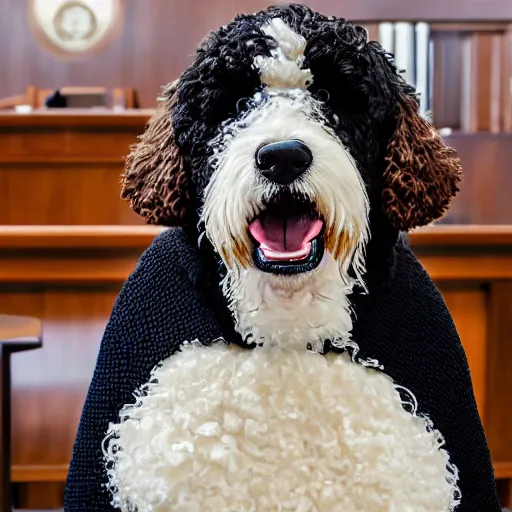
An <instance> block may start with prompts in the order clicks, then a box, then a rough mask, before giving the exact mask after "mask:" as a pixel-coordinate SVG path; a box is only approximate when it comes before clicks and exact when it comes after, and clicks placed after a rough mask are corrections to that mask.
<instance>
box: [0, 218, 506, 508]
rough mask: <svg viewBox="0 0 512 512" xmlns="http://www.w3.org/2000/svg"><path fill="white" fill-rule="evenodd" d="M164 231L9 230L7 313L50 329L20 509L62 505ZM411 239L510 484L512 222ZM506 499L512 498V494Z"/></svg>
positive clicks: (24, 388)
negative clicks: (101, 384)
mask: <svg viewBox="0 0 512 512" xmlns="http://www.w3.org/2000/svg"><path fill="white" fill-rule="evenodd" d="M160 231H161V229H160V228H156V227H151V226H40V227H30V226H3V227H1V226H0V310H2V311H4V312H6V313H15V312H17V313H19V314H23V315H28V316H35V317H38V318H41V319H42V321H43V332H44V337H45V346H44V349H43V350H39V351H35V352H33V353H27V354H20V355H19V356H17V357H16V358H15V360H14V361H13V400H14V401H13V422H14V430H13V464H14V465H13V479H14V481H15V482H16V485H17V486H18V487H19V488H20V489H22V492H20V494H21V495H22V496H23V500H24V501H23V502H22V503H20V504H19V505H18V506H20V507H25V508H27V507H28V508H30V507H32V508H36V507H38V508H41V507H47V508H55V507H60V506H62V502H61V501H60V500H61V496H62V487H63V482H64V479H65V477H66V474H67V467H68V462H69V458H70V455H71V448H72V444H73V441H74V437H75V433H76V427H77V424H78V420H79V417H80V413H81V409H82V404H83V400H84V398H85V393H86V391H87V388H88V385H89V382H90V378H91V375H92V372H93V369H94V364H95V359H96V354H97V350H98V347H99V342H100V340H101V336H102V333H103V329H104V326H105V324H106V322H107V320H108V317H109V315H110V312H111V309H112V305H113V302H114V300H115V297H116V295H117V293H118V291H119V289H120V287H121V286H122V283H123V282H124V280H125V279H126V277H127V275H128V274H129V273H130V272H131V271H132V270H133V267H134V266H135V264H136V261H137V260H138V258H139V256H140V254H141V253H142V251H143V250H144V249H145V248H146V247H147V246H148V245H149V244H150V243H151V241H152V239H153V238H154V237H155V236H156V235H157V234H158V233H159V232H160ZM410 240H411V244H412V246H413V248H414V250H415V251H416V253H417V254H418V256H419V259H420V260H421V262H422V263H423V265H424V266H425V268H426V269H427V270H428V271H429V272H430V274H431V276H432V277H433V279H434V280H435V282H436V284H437V285H438V287H439V288H440V290H441V292H442V293H443V296H444V298H445V300H446V302H447V305H448V307H449V309H450V311H451V313H452V316H453V318H454V321H455V323H456V326H457V328H458V330H459V333H460V336H461V338H462V342H463V344H464V346H465V349H466V352H467V355H468V360H469V364H470V368H471V372H472V376H473V381H474V386H475V394H476V398H477V402H478V406H479V408H480V412H481V414H482V418H483V421H484V425H485V430H486V433H487V436H488V439H489V445H490V448H491V451H492V455H493V460H494V465H495V470H496V476H497V478H498V479H499V480H500V488H505V486H506V485H509V484H508V482H510V481H511V480H512V407H510V405H511V398H510V391H509V390H510V389H511V388H512V372H510V370H509V368H510V366H511V365H512V301H511V297H512V226H510V227H508V226H494V227H493V226H485V227H464V226H438V227H436V228H432V229H426V230H422V231H421V232H418V233H415V234H412V235H411V236H410ZM502 492H503V495H504V496H505V491H502ZM507 492H508V491H507ZM507 496H508V495H507ZM503 500H504V501H503V503H504V505H505V504H507V505H509V504H510V501H512V498H511V497H504V498H503ZM505 500H508V501H505Z"/></svg>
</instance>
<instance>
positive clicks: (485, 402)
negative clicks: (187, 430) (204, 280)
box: [0, 0, 512, 510]
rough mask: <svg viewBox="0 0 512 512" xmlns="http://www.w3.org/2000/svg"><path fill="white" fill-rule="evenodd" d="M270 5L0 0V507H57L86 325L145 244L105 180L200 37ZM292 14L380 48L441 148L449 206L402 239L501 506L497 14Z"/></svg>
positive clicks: (506, 318) (503, 349)
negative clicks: (449, 173)
mask: <svg viewBox="0 0 512 512" xmlns="http://www.w3.org/2000/svg"><path fill="white" fill-rule="evenodd" d="M270 3H272V2H265V1H260V0H208V1H205V0H187V1H183V0H151V1H147V0H146V1H142V0H124V1H123V0H0V315H3V316H0V340H1V341H2V343H1V345H0V346H1V350H0V361H1V365H0V366H1V368H0V397H1V398H2V404H3V405H2V407H1V408H0V410H1V412H0V414H1V422H0V423H1V425H0V451H1V454H2V458H1V461H2V465H1V467H0V499H2V500H3V501H2V503H4V504H5V503H6V501H7V500H10V499H12V500H13V503H14V505H15V507H17V508H24V509H57V508H59V507H62V496H63V486H64V480H65V477H66V474H67V467H68V462H69V459H70V456H71V449H72V444H73V440H74V436H75V433H76V428H77V424H78V420H79V417H80V413H81V409H82V405H83V401H84V397H85V393H86V391H87V388H88V385H89V382H90V378H91V375H92V372H93V368H94V363H95V359H96V354H97V351H98V347H99V343H100V340H101V336H102V332H103V329H104V327H105V324H106V322H107V320H108V317H109V314H110V311H111V309H112V305H113V302H114V300H115V297H116V295H117V293H118V291H119V289H120V287H121V285H122V283H123V282H124V280H125V279H126V277H127V276H128V274H129V273H130V272H131V271H132V269H133V267H134V265H135V263H136V261H137V259H138V257H139V256H140V254H141V253H142V251H143V250H144V249H145V248H146V247H147V246H148V245H149V244H150V243H151V240H152V239H153V238H154V236H155V235H156V234H157V232H158V229H157V228H153V227H149V226H144V225H143V223H142V221H141V219H140V218H139V217H137V216H136V215H135V214H133V213H132V212H131V211H130V209H129V207H128V206H127V205H126V204H124V203H122V202H121V201H120V199H119V192H120V185H119V181H120V173H121V172H122V168H123V158H124V156H125V155H126V154H127V152H128V150H129V146H130V145H131V144H132V143H134V142H135V140H136V137H137V135H139V134H140V133H141V132H142V131H143V128H144V124H145V122H146V121H147V119H148V116H149V115H150V114H151V111H152V109H153V108H154V106H155V102H156V96H157V95H158V93H159V88H160V86H161V85H163V84H166V83H168V82H170V81H172V80H173V79H175V78H177V77H178V76H179V74H180V73H181V72H182V71H183V69H184V68H185V66H187V64H188V63H189V62H190V59H191V55H192V54H193V52H194V50H195V48H196V46H197V44H198V43H199V42H200V41H201V40H202V39H203V37H204V36H205V35H206V33H207V32H208V31H209V30H211V29H215V28H217V27H218V26H220V25H222V24H224V23H226V22H228V21H229V20H230V19H231V18H232V17H233V16H234V15H235V14H236V13H237V12H253V11H256V10H259V9H261V8H264V7H266V6H267V5H270ZM274 3H276V2H274ZM277 3H278V2H277ZM305 3H306V2H305ZM307 3H308V5H310V6H311V7H313V8H315V9H316V10H319V11H321V12H323V13H325V14H333V15H338V16H341V17H346V18H349V19H352V20H354V21H358V22H360V23H361V24H363V25H364V26H365V27H366V29H367V30H368V33H369V36H370V38H371V39H374V40H378V41H380V42H381V44H382V45H383V46H384V47H385V48H386V49H388V50H390V51H393V52H395V54H396V59H397V63H398V65H399V67H400V68H401V69H403V70H404V75H405V76H406V78H407V79H408V80H409V81H410V82H411V83H413V84H415V85H416V87H417V88H418V90H419V91H420V92H421V94H422V100H421V101H422V104H421V107H422V112H423V115H425V116H427V117H429V118H431V119H432V120H433V122H434V124H435V126H436V128H437V129H438V130H440V132H441V133H442V134H443V136H445V138H446V139H447V140H448V142H449V143H450V144H451V145H453V146H455V147H456V148H457V150H458V151H459V154H460V156H461V159H462V163H463V166H464V171H465V180H464V183H463V186H462V190H461V193H460V195H459V196H458V198H457V199H456V201H455V202H454V204H453V207H452V209H451V210H450V212H449V214H448V215H447V216H446V217H445V218H444V219H443V221H442V222H441V223H440V224H438V225H437V226H435V227H430V228H428V229H423V230H420V231H418V232H416V233H413V234H411V235H410V239H411V243H412V245H413V248H414V250H415V251H416V253H417V255H418V257H419V258H420V260H421V262H422V263H423V265H424V266H425V268H426V269H427V270H428V271H429V273H430V275H431V276H432V277H433V279H434V280H435V282H436V284H437V285H438V286H439V288H440V290H441V292H442V294H443V296H444V298H445V300H446V302H447V304H448V307H449V309H450V311H451V313H452V316H453V318H454V321H455V323H456V326H457V329H458V331H459V333H460V336H461V339H462V342H463V344H464V347H465V349H466V352H467V355H468V360H469V364H470V368H471V374H472V378H473V383H474V387H475V394H476V398H477V402H478V407H479V411H480V414H481V416H482V419H483V421H484V427H485V430H486V434H487V437H488V440H489V445H490V448H491V452H492V457H493V462H494V467H495V473H496V478H497V483H498V489H499V492H500V499H501V501H502V504H503V506H512V397H511V393H512V392H511V389H512V227H511V224H512V169H511V161H512V133H511V131H512V1H511V0H448V1H447V0H422V1H421V2H419V1H411V0H386V1H383V0H310V2H307ZM41 341H42V347H40V348H36V349H34V350H25V349H30V348H33V347H35V346H37V345H39V344H40V342H41ZM19 350H23V352H21V353H15V354H13V355H12V357H11V353H13V352H15V351H19ZM440 357H442V354H441V355H440ZM418 364H421V362H418ZM9 402H10V403H9ZM10 411H12V418H10V417H9V416H10ZM453 414H457V411H453ZM11 422H12V428H11V429H9V425H11ZM11 464H12V470H10V469H9V468H10V467H11ZM3 510H7V509H3Z"/></svg>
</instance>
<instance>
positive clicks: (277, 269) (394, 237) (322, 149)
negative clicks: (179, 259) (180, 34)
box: [103, 5, 496, 512]
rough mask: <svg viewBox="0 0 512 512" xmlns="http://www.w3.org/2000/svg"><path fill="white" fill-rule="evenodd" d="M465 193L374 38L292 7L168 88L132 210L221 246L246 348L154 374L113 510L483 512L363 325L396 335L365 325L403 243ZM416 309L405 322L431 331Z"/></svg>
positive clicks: (134, 164) (114, 485)
mask: <svg viewBox="0 0 512 512" xmlns="http://www.w3.org/2000/svg"><path fill="white" fill-rule="evenodd" d="M461 176H462V170H461V165H460V161H459V159H458V157H457V154H456V152H455V151H454V150H453V149H452V148H450V147H448V146H447V145H446V144H445V142H444V141H443V140H442V139H441V137H440V136H439V134H438V133H437V131H436V130H435V129H434V127H433V126H432V125H431V124H430V123H429V122H428V121H427V120H426V119H424V118H422V117H421V116H420V114H419V100H418V97H417V95H416V93H415V90H414V88H413V87H412V86H411V85H409V84H407V83H406V82H405V81H404V80H403V78H402V77H401V75H400V73H399V72H398V70H397V69H396V67H395V65H394V61H393V57H392V55H390V54H389V53H387V52H386V51H385V50H384V49H383V48H381V47H380V45H379V44H378V43H376V42H372V41H368V37H367V33H366V31H365V30H364V29H363V28H362V27H360V26H358V25H356V24H353V23H351V22H348V21H346V20H343V19H338V18H335V17H329V16H324V15H321V14H319V13H316V12H314V11H313V10H311V9H310V8H308V7H306V6H303V5H290V6H278V7H270V8H268V9H266V10H265V11H261V12H258V13H255V14H248V15H239V16H237V17H236V18H235V19H234V20H233V21H232V22H230V23H229V24H227V25H225V26H223V27H221V28H220V29H219V30H217V31H215V32H212V33H211V34H209V35H208V36H207V37H206V39H205V40H204V41H203V42H202V43H201V44H200V46H199V48H198V50H197V53H196V55H195V57H194V60H193V62H192V64H191V65H190V66H189V67H188V68H187V69H186V70H185V71H184V73H183V74H182V75H181V76H180V77H179V79H177V80H176V81H174V82H173V83H171V84H169V85H168V86H166V87H164V88H163V90H162V94H161V97H160V101H159V106H158V109H157V111H156V113H155V114H154V116H153V117H152V118H151V120H150V121H149V123H148V125H147V128H146V130H145V132H144V133H143V134H142V135H141V137H140V140H139V142H138V143H137V144H136V145H135V146H134V148H133V150H132V151H131V153H130V154H129V156H128V158H127V162H126V170H125V173H124V175H123V182H122V197H123V199H125V200H128V201H129V202H130V204H131V207H132V208H133V209H134V210H135V211H136V212H137V213H139V214H140V215H142V216H143V217H144V218H145V219H146V221H147V222H148V223H152V224H161V225H165V226H168V227H170V228H171V229H170V231H171V232H175V233H176V232H177V231H175V230H176V229H182V230H185V231H187V232H188V233H190V234H191V238H192V239H195V240H196V242H197V244H198V246H199V247H200V248H201V247H206V249H205V254H208V255H209V256H208V258H211V260H212V261H213V260H215V261H216V262H217V263H218V264H219V268H220V274H219V282H218V283H217V285H218V287H219V289H220V296H221V297H222V300H224V301H225V304H226V306H227V309H228V311H229V312H230V315H231V321H232V325H233V329H234V331H235V332H236V335H237V336H238V338H237V339H238V340H239V341H238V342H234V343H228V342H227V341H226V339H217V340H208V341H209V342H208V343H202V342H200V341H198V340H192V339H189V340H181V341H180V344H179V348H178V349H177V350H176V351H175V352H174V353H172V354H169V357H167V358H165V359H164V360H159V361H155V364H154V369H153V371H152V373H151V376H150V378H149V380H148V381H147V382H146V383H145V384H144V383H140V384H141V385H140V387H139V388H138V389H137V390H135V389H134V392H135V401H133V402H131V403H127V404H125V405H124V406H123V407H122V409H121V411H120V413H119V416H118V420H117V421H112V422H110V424H109V428H108V432H106V433H105V434H106V437H105V439H104V443H103V457H104V463H105V472H106V474H107V475H108V488H109V490H110V495H111V503H112V506H114V507H117V508H120V509H121V510H124V511H131V510H138V511H139V512H146V511H147V512H149V511H170V510H173V511H190V512H194V511H205V512H206V511H216V512H221V511H235V510H236V511H266V510H268V511H275V510H283V511H284V510H290V511H304V512H305V511H319V512H324V511H329V512H335V511H343V512H350V511H367V512H369V511H372V512H374V511H387V512H388V511H389V512H390V511H396V512H407V511H414V512H422V511H423V512H441V511H443V512H446V511H452V510H463V509H464V510H477V508H471V506H473V505H474V503H476V502H475V501H473V505H472V504H469V502H468V501H466V502H464V501H463V500H464V499H465V498H466V499H470V498H467V497H466V496H465V490H466V489H468V496H469V494H470V493H471V492H473V491H471V486H472V484H471V482H469V481H468V480H467V479H466V475H467V470H466V468H465V467H461V466H464V465H465V462H464V461H463V458H464V457H465V455H464V457H462V456H459V451H457V450H458V448H457V449H455V448H454V453H456V456H455V460H452V453H450V452H449V449H448V448H447V446H446V445H445V439H444V433H443V432H441V431H440V430H438V425H437V424H435V420H436V419H437V417H439V416H436V415H435V414H434V415H433V416H435V417H434V418H433V419H431V417H430V416H429V413H430V411H426V414H422V413H420V411H419V409H421V402H420V403H418V399H417V396H416V393H415V392H414V390H411V389H409V388H408V383H407V382H396V381H395V379H394V377H395V375H399V374H400V372H398V373H396V374H394V373H393V371H390V373H389V374H388V372H387V370H388V366H389V364H388V362H386V364H383V362H382V361H381V360H380V359H379V358H377V357H374V355H375V354H372V353H371V349H368V347H369V345H365V343H362V342H359V341H358V340H359V337H357V339H356V336H355V335H354V332H355V331H356V330H357V328H358V326H361V325H363V324H362V323H361V322H362V320H361V318H373V317H375V318H380V319H379V320H377V321H378V322H385V316H386V315H383V316H381V317H379V314H378V313H377V311H376V310H374V309H372V308H370V315H369V316H368V317H363V316H361V318H360V317H359V316H358V315H359V311H363V310H364V308H362V309H361V308H360V309H358V304H360V303H361V304H364V301H365V300H370V299H375V297H377V292H376V291H375V290H376V288H375V287H374V285H373V284H372V283H374V282H377V281H378V282H379V287H380V286H381V287H382V289H386V286H388V287H391V288H393V287H394V286H396V285H395V284H393V283H394V281H393V275H394V273H397V274H400V269H399V266H397V263H396V261H395V262H394V263H393V261H394V260H396V252H397V250H398V249H397V247H398V246H397V244H401V243H403V241H401V240H402V236H401V234H400V233H402V232H405V231H409V230H411V229H414V228H418V227H420V226H425V225H428V224H430V223H432V222H434V221H436V220H437V219H439V218H441V217H442V216H443V214H444V213H445V212H446V210H447V209H448V208H449V205H450V202H451V200H452V198H453V197H454V196H455V195H456V193H457V192H458V189H459V183H460V180H461ZM169 236H178V235H169ZM169 257H172V256H171V255H170V256H169ZM407 258H409V256H407ZM411 258H412V256H411ZM407 261H409V260H407ZM411 261H412V260H411ZM408 264H409V263H408ZM411 265H416V263H414V264H413V263H411ZM415 268H416V267H415ZM418 272H419V273H418V275H419V276H421V277H420V278H418V279H419V280H420V281H421V282H420V285H419V286H423V284H421V283H423V280H425V279H426V277H425V276H423V274H421V271H420V270H418ZM382 276H385V278H382ZM388 281H389V282H388ZM408 286H409V285H408ZM429 286H430V285H429ZM413 288H414V284H413V285H412V286H409V288H407V289H408V290H409V292H410V293H413V292H414V290H413ZM379 289H380V288H379ZM429 289H430V288H429ZM411 290H412V291H411ZM409 292H408V293H409ZM432 293H435V292H432ZM365 297H366V299H365ZM435 297H436V298H435V299H434V300H433V303H435V307H438V308H441V309H442V308H443V307H444V305H442V301H441V300H440V299H438V298H437V295H436V296H435ZM375 300H379V301H380V304H382V303H384V302H385V300H386V299H385V298H383V299H375ZM404 300H405V299H404ZM361 301H362V302H361ZM418 304H420V307H421V301H420V302H419V303H418ZM425 304H426V302H425ZM163 306H164V305H162V307H163ZM379 307H380V306H379ZM409 309H410V304H409V305H408V304H404V318H405V317H410V318H412V319H413V320H412V321H413V322H414V318H418V319H419V318H420V314H419V313H418V314H417V315H416V314H414V313H412V314H411V315H409V314H408V313H407V312H408V311H409ZM361 315H362V313H361ZM443 315H445V310H444V309H442V313H441V316H443ZM365 322H366V320H365ZM368 322H369V320H368ZM404 322H405V320H404ZM418 322H419V320H418ZM427 322H430V320H428V319H427ZM434 324H435V322H432V325H433V327H432V333H431V334H432V337H433V339H435V336H436V334H435V325H434ZM382 325H383V327H382V340H383V339H384V337H385V336H386V334H385V332H384V331H385V330H386V329H387V327H384V323H382ZM363 327H364V325H363ZM394 327H396V328H397V331H398V329H399V326H394ZM449 329H452V327H451V324H450V327H449ZM413 331H414V328H413ZM375 332H379V331H378V329H377V331H375ZM386 332H387V331H386ZM450 332H452V331H450ZM453 332H455V331H454V330H453ZM379 336H380V334H379ZM379 336H372V338H378V337H379ZM407 336H409V334H408V335H407ZM414 336H415V335H414V332H413V333H412V336H410V337H409V338H407V339H409V340H411V343H414ZM454 336H455V334H454ZM361 339H363V337H361ZM396 339H397V346H399V344H400V343H399V341H398V339H399V335H398V334H397V335H396ZM374 343H375V346H376V347H379V341H378V340H376V341H374ZM407 343H408V342H407ZM432 343H433V342H432ZM457 343H458V340H457ZM388 345H389V344H388ZM433 346H435V345H434V343H433ZM395 348H396V347H389V346H388V347H385V348H384V349H383V350H388V349H389V350H394V349H395ZM457 350H458V349H457ZM457 357H459V356H457ZM460 357H462V356H460ZM405 359H406V358H404V360H403V361H401V360H396V361H395V364H396V365H397V366H398V367H401V365H404V366H405V365H409V366H410V367H411V368H412V370H411V371H412V373H416V371H418V366H421V364H422V361H421V360H416V361H414V360H413V361H410V360H405ZM457 364H458V363H457ZM464 364H465V363H461V365H462V366H464ZM391 366H392V365H391ZM464 368H465V367H464ZM431 370H432V372H435V371H436V369H435V368H431ZM429 371H430V370H429ZM464 375H465V374H464ZM465 378H466V377H465V376H464V377H461V382H462V381H464V382H463V384H461V386H466V387H468V386H469V388H470V385H469V384H468V383H467V381H466V380H465ZM434 380H435V379H434V378H432V381H434ZM425 385H426V386H427V385H428V384H425ZM415 386H416V388H418V389H419V387H421V386H420V385H415ZM418 386H419V387H418ZM454 386H455V384H454ZM468 393H469V395H470V396H471V397H472V395H471V393H472V390H471V389H469V391H468ZM423 396H424V395H423V394H422V397H421V398H422V399H423ZM468 400H469V401H470V402H471V405H470V406H469V409H471V408H472V407H473V406H474V403H473V401H472V400H473V398H469V399H468ZM429 403H430V399H429ZM460 409H461V410H462V409H463V406H461V407H460ZM472 410H473V409H471V411H472ZM453 414H456V412H453ZM461 414H463V413H462V412H461ZM471 414H473V413H471ZM472 418H473V417H472ZM446 421H448V420H446ZM449 421H451V420H449ZM471 421H473V420H471ZM440 423H442V424H443V425H445V424H447V423H445V422H443V421H442V420H440ZM475 425H476V426H475V432H476V434H475V436H474V439H476V440H477V442H478V443H480V444H479V446H480V445H481V446H480V447H481V448H482V450H483V452H482V453H484V456H483V459H484V460H485V464H487V463H488V462H489V461H488V460H487V459H486V458H485V457H486V456H487V455H486V454H487V452H486V449H487V448H486V446H485V440H483V441H482V438H481V432H480V430H479V429H480V427H481V425H480V424H479V423H478V420H475ZM459 426H460V428H461V429H464V427H465V425H459ZM466 426H467V427H468V428H469V424H466ZM456 444H457V443H456V442H455V441H451V442H450V443H448V445H449V446H456ZM464 449H465V448H463V450H464ZM475 453H476V451H475ZM485 464H482V466H481V467H482V468H484V466H485ZM485 467H487V466H485ZM482 471H486V470H485V469H482ZM462 475H464V479H465V480H464V481H463V482H461V477H462ZM487 476H488V475H487ZM487 476H486V478H487ZM484 480H485V479H482V480H481V481H482V482H483V481H484ZM490 480H492V477H490ZM486 481H487V480H486ZM485 485H487V484H485ZM485 485H484V487H485ZM491 487H492V485H491V486H490V487H489V488H487V489H486V490H485V492H483V493H482V496H483V494H488V495H490V496H491V498H490V501H488V502H487V503H491V501H492V500H495V495H494V490H493V489H492V488H491ZM475 492H476V491H475ZM478 499H480V498H478ZM482 499H483V498H482ZM464 503H465V504H464ZM482 503H483V501H482ZM466 506H468V507H469V508H464V507H466ZM460 507H462V508H460ZM493 507H494V502H493V505H492V506H490V507H489V508H488V509H486V510H491V509H492V510H496V509H495V508H493ZM478 510H480V509H478Z"/></svg>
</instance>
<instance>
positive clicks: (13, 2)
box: [0, 0, 512, 106]
mask: <svg viewBox="0 0 512 512" xmlns="http://www.w3.org/2000/svg"><path fill="white" fill-rule="evenodd" d="M125 3H126V17H125V23H124V29H123V32H122V33H121V35H120V36H119V37H118V38H117V39H116V40H114V41H113V42H112V43H111V44H110V45H109V46H108V47H107V48H105V49H104V50H103V51H102V52H100V53H98V54H96V55H93V56H92V57H88V58H85V59H77V60H62V59H60V58H58V57H55V56H53V55H52V54H50V53H48V52H47V51H46V50H45V49H44V48H43V47H42V46H40V45H39V44H38V43H37V42H36V39H35V37H34V36H33V34H32V32H31V30H30V28H29V24H28V20H27V15H26V8H27V7H26V6H27V2H23V1H20V0H2V1H1V3H0V8H1V16H0V49H1V51H0V69H1V70H2V73H0V97H4V96H11V95H15V94H19V93H21V92H23V91H25V89H26V87H27V86H28V85H35V86H37V87H40V88H50V89H54V88H58V87H61V86H65V85H101V86H106V87H109V88H113V87H135V88H136V89H137V90H138V91H139V93H140V99H141V104H142V106H153V105H154V103H155V98H156V96H157V95H158V92H159V88H160V86H161V85H163V84H165V83H168V82H169V81H171V80H173V79H174V78H176V77H177V76H178V75H179V74H180V73H181V72H182V71H183V69H184V68H185V67H186V66H187V64H188V63H189V61H190V55H192V53H193V52H194V50H195V48H196V46H197V44H198V43H199V42H200V41H201V40H202V39H203V37H204V36H205V35H206V34H207V32H208V31H209V30H211V29H215V28H217V27H218V26H220V25H222V24H224V23H226V22H228V21H229V20H230V19H231V18H232V17H233V16H234V15H235V14H236V13H237V12H253V11H256V10H259V9H261V8H264V7H266V6H268V5H270V4H272V3H279V2H278V1H275V2H270V1H265V0H237V1H235V0H209V1H208V2H205V1H204V0H187V1H186V2H185V1H180V0H151V2H148V1H146V2H143V1H140V0H125ZM282 3H288V2H282ZM307 3H308V4H309V5H311V6H312V7H314V8H316V9H318V10H320V11H322V12H325V13H326V14H335V15H338V16H343V17H347V18H351V19H356V20H361V21H366V20H368V21H371V20H372V21H378V20H384V21H388V20H410V19H412V20H418V19H420V20H425V21H428V20H434V19H437V20H450V19H451V20H506V19H508V20H512V3H511V2H510V1H509V0H453V1H451V2H447V1H445V0H430V1H428V2H411V1H410V0H388V1H386V2H383V1H382V0H366V1H364V2H362V1H361V0H342V1H334V0H310V1H309V2H307Z"/></svg>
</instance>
